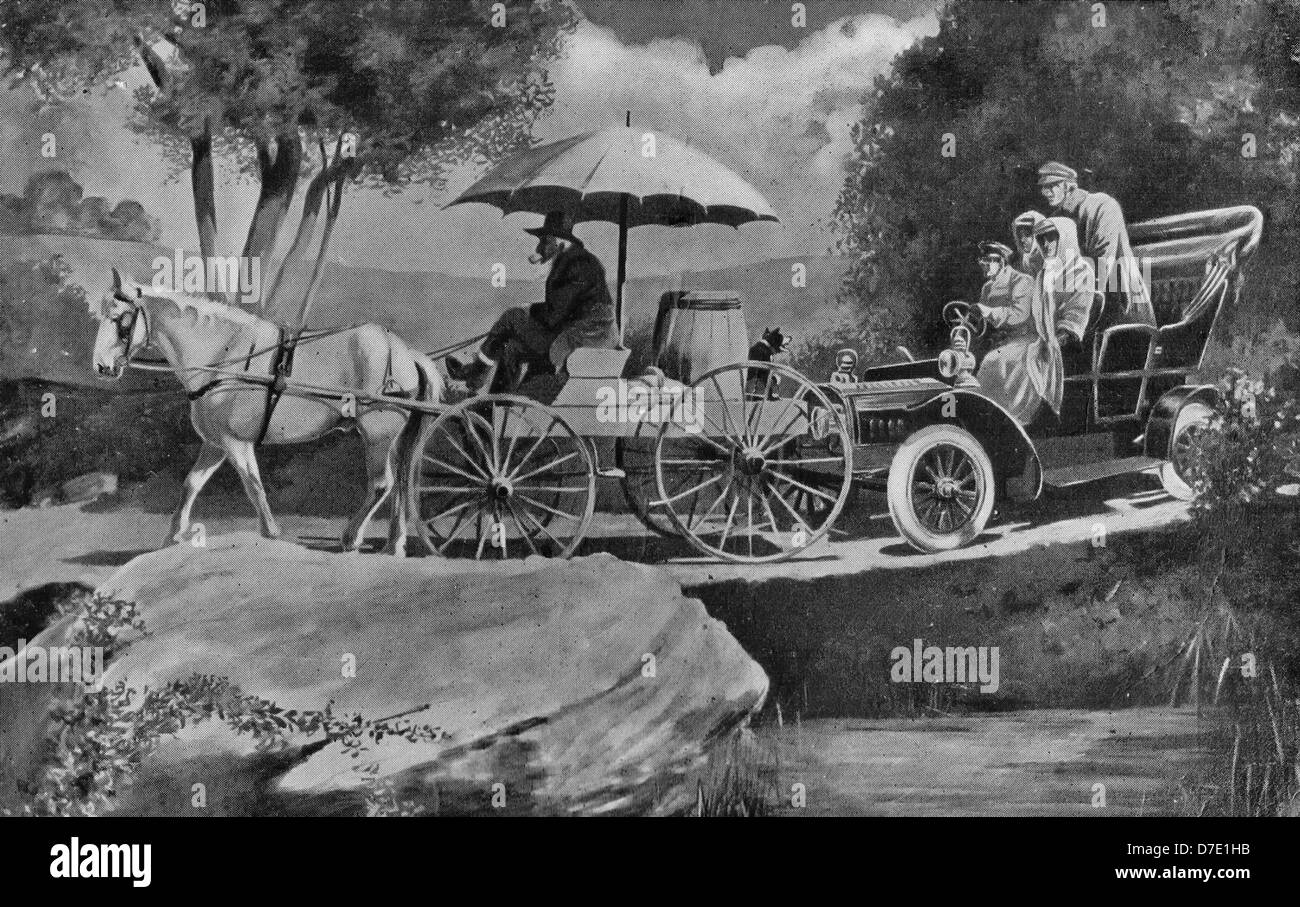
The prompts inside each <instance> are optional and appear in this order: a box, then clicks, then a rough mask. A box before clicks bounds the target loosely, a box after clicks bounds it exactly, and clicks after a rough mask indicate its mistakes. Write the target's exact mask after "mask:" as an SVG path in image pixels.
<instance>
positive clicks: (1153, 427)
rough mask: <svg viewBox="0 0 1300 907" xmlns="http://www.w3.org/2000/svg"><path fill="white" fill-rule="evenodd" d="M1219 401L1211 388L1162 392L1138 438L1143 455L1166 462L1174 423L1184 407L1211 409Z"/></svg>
mask: <svg viewBox="0 0 1300 907" xmlns="http://www.w3.org/2000/svg"><path fill="white" fill-rule="evenodd" d="M1221 400H1222V394H1221V393H1220V391H1219V389H1218V388H1217V387H1215V386H1214V385H1213V384H1184V385H1183V386H1182V387H1176V388H1174V389H1173V390H1171V391H1166V392H1165V393H1164V394H1162V395H1161V396H1160V399H1159V400H1157V401H1156V405H1155V406H1153V407H1152V408H1151V415H1150V416H1148V417H1147V427H1146V431H1145V432H1144V433H1143V437H1142V449H1143V453H1145V454H1146V455H1147V456H1148V457H1155V458H1156V459H1158V460H1168V459H1169V445H1170V444H1171V443H1172V441H1173V438H1172V437H1171V435H1172V434H1173V430H1174V423H1175V422H1176V421H1177V420H1178V413H1179V412H1180V411H1181V410H1182V408H1183V407H1184V406H1186V405H1187V404H1188V403H1204V404H1205V405H1206V406H1209V407H1211V408H1215V407H1217V406H1218V405H1219V402H1220V401H1221Z"/></svg>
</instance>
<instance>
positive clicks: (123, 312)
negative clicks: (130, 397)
mask: <svg viewBox="0 0 1300 907" xmlns="http://www.w3.org/2000/svg"><path fill="white" fill-rule="evenodd" d="M143 299H144V291H143V289H142V288H141V287H140V286H139V285H138V284H136V283H134V282H133V281H132V280H131V279H130V278H126V277H123V276H122V275H121V274H120V273H119V272H118V270H117V268H114V269H113V290H112V292H111V293H110V294H109V295H108V296H105V297H104V299H102V300H101V301H100V304H99V311H98V312H97V313H96V317H97V318H98V319H99V332H98V333H97V334H96V335H95V354H94V359H93V362H94V366H95V374H96V375H98V376H99V377H100V378H104V379H108V380H113V381H116V380H117V379H119V378H121V377H122V372H123V371H124V370H125V369H126V363H127V361H128V360H129V359H130V358H131V355H132V354H133V353H135V352H137V351H139V350H141V349H143V348H144V347H146V346H148V345H149V318H148V316H147V315H146V314H145V312H144V306H143Z"/></svg>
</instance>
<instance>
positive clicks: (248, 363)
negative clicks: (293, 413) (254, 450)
mask: <svg viewBox="0 0 1300 907" xmlns="http://www.w3.org/2000/svg"><path fill="white" fill-rule="evenodd" d="M114 295H115V296H116V297H117V298H118V299H119V300H121V301H122V302H127V303H130V304H131V307H130V309H128V310H127V312H124V313H123V314H122V315H120V316H118V318H117V319H115V321H114V323H115V325H116V328H117V338H118V342H119V343H120V344H122V348H123V351H124V357H125V358H126V359H127V361H128V362H130V361H131V341H132V339H133V337H134V336H135V325H136V321H137V320H138V319H140V318H144V320H145V341H144V343H143V344H142V347H147V346H149V344H150V337H149V333H150V331H149V318H148V315H147V314H146V313H145V311H144V310H143V308H141V307H140V305H139V303H138V302H137V301H136V300H134V299H131V298H130V297H129V296H126V295H123V294H121V293H115V294H114ZM128 316H129V317H128ZM276 327H277V329H278V330H279V337H278V338H277V340H276V342H275V344H273V345H271V346H267V347H263V348H262V349H260V350H259V349H258V348H257V344H256V343H253V344H251V345H250V346H249V348H248V353H247V355H245V356H244V357H243V360H244V371H245V372H249V371H251V370H252V366H253V360H254V359H257V358H260V357H261V356H263V355H265V354H266V353H270V354H271V366H270V369H269V372H268V376H267V377H266V378H262V377H261V376H258V378H257V380H256V383H258V384H263V383H264V384H265V385H266V406H265V407H263V410H262V421H261V425H260V426H259V427H258V431H257V439H256V440H255V441H254V442H253V443H254V444H255V445H260V444H261V443H262V442H263V441H265V440H266V433H267V431H268V430H269V429H270V427H271V417H272V416H274V415H275V408H276V405H277V404H279V402H280V398H281V397H283V396H284V395H285V393H286V391H287V390H288V388H289V377H290V376H291V375H292V374H293V361H294V354H295V353H296V352H297V351H298V345H299V343H312V342H315V341H317V340H323V339H325V338H326V337H332V336H334V335H335V334H342V333H344V332H346V331H350V330H352V329H354V328H355V327H357V325H354V324H350V325H346V326H344V327H340V328H332V329H329V330H323V331H311V332H308V331H306V330H305V329H304V330H299V331H298V332H296V333H293V334H290V333H289V329H288V328H286V327H285V326H284V325H276ZM384 335H385V336H386V337H387V338H388V356H387V361H386V362H385V365H384V381H383V384H382V385H381V389H380V393H381V394H383V395H384V396H386V397H401V398H409V397H411V396H412V393H411V392H410V391H407V390H406V389H404V388H403V387H402V386H401V384H399V383H398V382H397V380H396V379H395V378H394V377H393V341H392V333H391V332H390V331H388V330H387V329H385V330H384ZM237 361H239V360H238V359H234V360H226V361H223V362H218V363H215V364H214V365H211V366H205V367H204V368H205V369H207V370H212V369H217V368H219V367H221V366H223V365H228V364H233V363H234V362H237ZM416 371H417V373H419V389H418V390H417V391H416V392H415V396H416V397H417V398H418V397H422V396H423V394H424V384H425V381H424V375H423V373H421V372H419V369H417V370H416ZM245 380H246V379H244V378H242V377H240V376H238V375H229V374H226V375H218V376H217V377H215V378H213V379H212V380H211V381H208V382H206V383H204V384H202V385H200V386H199V387H197V388H195V389H194V390H192V391H187V392H186V394H185V397H186V399H188V400H189V401H190V402H191V403H193V402H195V401H197V400H199V399H200V398H202V397H203V396H204V395H206V394H207V393H208V392H209V391H212V390H215V389H217V388H218V387H220V386H221V385H223V384H237V383H245Z"/></svg>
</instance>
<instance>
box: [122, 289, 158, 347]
mask: <svg viewBox="0 0 1300 907" xmlns="http://www.w3.org/2000/svg"><path fill="white" fill-rule="evenodd" d="M113 298H114V299H116V300H117V301H118V302H125V303H126V304H127V305H128V306H130V308H128V309H127V310H126V311H125V312H122V313H121V314H120V315H115V316H114V317H113V318H112V322H113V326H114V328H115V329H116V330H117V342H118V345H119V346H121V347H122V360H123V362H124V363H130V361H131V353H132V352H133V351H132V349H131V344H132V341H133V340H134V339H135V325H136V322H137V321H138V320H139V319H141V318H143V319H144V342H143V343H142V344H140V348H141V349H144V348H146V347H148V346H149V344H150V343H151V342H152V340H153V338H152V332H151V331H150V328H149V315H148V313H147V312H145V311H144V307H143V306H142V305H141V304H140V302H139V300H136V299H132V298H131V297H129V296H127V295H126V294H125V293H122V292H121V291H120V290H114V291H113Z"/></svg>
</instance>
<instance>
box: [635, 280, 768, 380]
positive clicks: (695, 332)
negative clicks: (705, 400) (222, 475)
mask: <svg viewBox="0 0 1300 907" xmlns="http://www.w3.org/2000/svg"><path fill="white" fill-rule="evenodd" d="M654 352H655V365H657V366H659V368H661V369H663V372H664V374H665V375H666V376H668V377H669V378H675V379H677V380H678V381H681V382H682V383H683V384H690V383H691V382H692V381H694V380H695V379H696V378H698V377H700V375H703V374H704V373H705V372H707V371H709V370H710V369H714V368H717V367H718V366H720V365H730V364H731V363H733V362H744V361H745V360H746V359H748V358H749V335H748V333H747V332H746V330H745V313H744V311H743V310H742V309H741V307H740V297H739V296H738V295H736V294H735V293H732V292H730V291H727V290H721V291H718V290H711V291H705V290H696V291H694V292H689V293H687V292H672V293H664V294H663V295H662V296H660V297H659V315H658V317H657V318H656V319H655V336H654ZM735 390H736V393H737V395H738V394H739V384H738V383H737V385H736V388H735ZM724 393H726V394H727V395H728V396H730V395H731V394H730V391H729V390H724ZM711 395H712V393H710V396H711Z"/></svg>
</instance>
